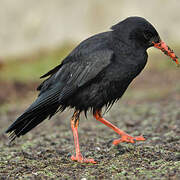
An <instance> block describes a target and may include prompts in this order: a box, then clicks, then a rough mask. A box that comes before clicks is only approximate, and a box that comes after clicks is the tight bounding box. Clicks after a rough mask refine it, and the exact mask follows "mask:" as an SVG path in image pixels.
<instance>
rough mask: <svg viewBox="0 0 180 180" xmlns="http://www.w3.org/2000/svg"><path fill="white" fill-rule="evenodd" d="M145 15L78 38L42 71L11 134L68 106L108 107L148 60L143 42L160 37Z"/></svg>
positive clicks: (85, 108)
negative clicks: (59, 59) (32, 97)
mask: <svg viewBox="0 0 180 180" xmlns="http://www.w3.org/2000/svg"><path fill="white" fill-rule="evenodd" d="M160 41H161V40H160V37H159V35H158V33H157V31H156V30H155V28H154V27H153V26H152V25H151V24H150V23H149V22H148V21H146V20H145V19H144V18H141V17H129V18H127V19H125V20H124V21H122V22H120V23H118V24H116V25H114V26H113V27H112V28H111V30H110V31H107V32H104V33H100V34H97V35H95V36H92V37H90V38H88V39H86V40H85V41H83V42H82V43H80V44H79V45H78V46H77V47H76V48H75V49H74V50H73V51H72V52H71V53H70V54H69V55H68V56H67V57H66V58H65V59H64V60H63V61H62V63H61V64H60V65H58V66H57V67H55V68H54V69H52V70H51V71H49V72H48V73H46V74H45V75H43V76H42V77H41V78H45V77H48V78H47V79H46V80H45V81H44V82H42V83H41V84H40V85H39V87H38V88H37V89H38V91H40V93H39V96H38V97H37V99H36V100H35V102H34V103H33V104H32V105H31V106H30V107H29V108H28V109H27V110H26V111H25V112H24V113H23V114H22V115H21V116H20V117H19V118H17V120H16V121H15V122H14V123H13V124H12V125H11V126H10V127H9V128H8V129H7V131H6V133H9V132H12V134H11V140H14V139H15V137H19V136H21V135H24V134H26V133H27V132H28V131H30V130H31V129H32V128H34V127H35V126H37V125H38V124H39V123H41V122H42V121H43V120H44V119H46V118H48V117H49V118H51V117H52V116H53V115H54V114H55V113H56V112H58V111H63V110H65V109H66V108H67V107H71V108H74V109H75V111H76V112H78V117H79V113H80V112H82V111H84V112H85V113H86V112H87V111H88V110H92V111H93V114H94V115H95V113H96V112H100V111H101V109H102V107H104V106H106V107H111V105H112V104H113V103H114V102H115V101H117V100H118V99H119V98H121V96H122V95H123V94H124V92H125V91H126V89H127V87H128V86H129V84H130V83H131V81H132V80H133V79H134V78H135V77H136V76H137V75H138V74H139V73H140V72H141V71H142V69H143V68H144V67H145V65H146V62H147V57H148V55H147V52H146V50H147V48H149V47H151V46H153V42H154V43H156V44H157V43H159V42H160Z"/></svg>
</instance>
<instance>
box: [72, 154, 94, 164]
mask: <svg viewBox="0 0 180 180" xmlns="http://www.w3.org/2000/svg"><path fill="white" fill-rule="evenodd" d="M71 160H73V161H77V162H79V163H93V164H96V161H94V159H86V158H84V157H83V156H82V154H78V155H76V156H74V155H72V156H71Z"/></svg>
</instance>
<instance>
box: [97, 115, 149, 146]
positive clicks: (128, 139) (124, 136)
mask: <svg viewBox="0 0 180 180" xmlns="http://www.w3.org/2000/svg"><path fill="white" fill-rule="evenodd" d="M94 117H95V118H96V119H97V120H98V121H100V122H101V123H103V124H105V125H106V126H108V127H110V128H111V129H113V130H114V131H115V132H116V133H118V134H119V135H120V136H121V138H120V139H116V140H114V141H113V144H114V145H117V144H119V143H121V142H129V143H135V141H145V140H146V139H145V138H144V137H143V136H136V137H132V136H130V135H129V134H127V133H125V132H124V131H122V130H120V129H119V128H117V127H116V126H114V125H113V124H111V123H110V122H109V121H107V120H105V119H104V118H103V117H102V116H101V112H100V111H96V113H95V114H94Z"/></svg>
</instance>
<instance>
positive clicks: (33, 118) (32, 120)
mask: <svg viewBox="0 0 180 180" xmlns="http://www.w3.org/2000/svg"><path fill="white" fill-rule="evenodd" d="M59 106H60V105H59V103H57V102H54V103H53V104H46V105H45V106H41V107H39V108H35V109H33V110H31V108H28V110H26V111H25V112H24V113H23V114H22V115H21V116H20V117H19V118H17V119H16V121H15V122H14V123H13V124H12V125H11V126H10V127H9V128H8V129H7V130H6V131H5V132H6V133H10V135H9V138H10V142H12V141H13V140H14V139H15V138H16V137H20V136H21V135H24V134H26V133H27V132H29V131H30V130H31V129H33V128H34V127H36V126H37V125H38V124H40V123H41V122H42V121H43V120H45V119H46V118H48V117H49V118H51V117H52V116H53V115H54V114H55V113H56V112H57V110H58V108H59ZM30 107H31V106H30Z"/></svg>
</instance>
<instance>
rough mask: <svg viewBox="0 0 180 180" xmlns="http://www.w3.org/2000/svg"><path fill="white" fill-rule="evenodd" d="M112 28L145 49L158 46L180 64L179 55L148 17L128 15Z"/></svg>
mask: <svg viewBox="0 0 180 180" xmlns="http://www.w3.org/2000/svg"><path fill="white" fill-rule="evenodd" d="M112 30H114V31H116V32H118V34H121V35H123V36H125V38H128V39H129V42H132V43H135V44H136V45H137V46H141V47H143V48H145V49H147V48H149V47H156V48H158V49H160V50H161V51H162V52H163V53H164V54H166V55H167V56H169V57H170V58H171V59H172V60H173V61H174V62H175V63H176V64H177V65H178V66H180V64H179V62H178V57H177V56H176V55H175V53H174V52H173V50H171V49H170V48H169V46H167V45H166V43H165V42H164V41H162V40H161V38H160V36H159V34H158V32H157V31H156V29H155V28H154V27H153V25H152V24H151V23H149V22H148V21H147V20H146V19H144V18H142V17H136V16H134V17H128V18H126V19H125V20H123V21H121V22H120V23H118V24H116V25H114V26H112Z"/></svg>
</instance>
